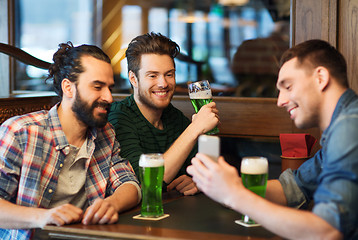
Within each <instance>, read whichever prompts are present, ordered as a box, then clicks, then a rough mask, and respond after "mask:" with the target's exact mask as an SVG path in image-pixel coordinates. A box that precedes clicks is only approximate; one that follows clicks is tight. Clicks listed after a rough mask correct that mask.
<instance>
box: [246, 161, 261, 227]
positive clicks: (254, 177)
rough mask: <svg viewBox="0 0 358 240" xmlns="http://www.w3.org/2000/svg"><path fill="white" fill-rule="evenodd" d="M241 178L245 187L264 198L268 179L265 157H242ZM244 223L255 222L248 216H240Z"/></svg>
mask: <svg viewBox="0 0 358 240" xmlns="http://www.w3.org/2000/svg"><path fill="white" fill-rule="evenodd" d="M241 179H242V183H243V184H244V186H245V188H247V189H249V190H250V191H252V192H254V193H256V194H257V195H259V196H261V197H263V198H265V193H266V185H267V179H268V161H267V158H265V157H244V158H243V159H242V161H241ZM242 222H243V223H245V224H248V225H250V224H256V223H255V221H254V220H252V219H250V217H249V216H247V215H244V216H242Z"/></svg>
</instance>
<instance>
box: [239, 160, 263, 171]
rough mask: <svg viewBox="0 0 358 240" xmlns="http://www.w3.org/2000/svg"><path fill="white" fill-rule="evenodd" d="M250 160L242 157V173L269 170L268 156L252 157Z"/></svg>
mask: <svg viewBox="0 0 358 240" xmlns="http://www.w3.org/2000/svg"><path fill="white" fill-rule="evenodd" d="M248 159H250V160H245V158H244V159H242V161H241V173H245V174H263V173H267V172H268V162H267V159H266V158H261V157H252V158H248Z"/></svg>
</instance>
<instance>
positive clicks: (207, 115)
mask: <svg viewBox="0 0 358 240" xmlns="http://www.w3.org/2000/svg"><path fill="white" fill-rule="evenodd" d="M218 123H219V118H218V110H217V109H216V104H215V103H214V102H212V103H209V104H207V105H205V106H203V107H202V108H201V109H200V111H199V112H198V113H197V114H196V116H195V118H194V119H193V121H192V123H191V124H190V125H189V126H188V127H187V128H186V129H185V130H184V132H183V133H182V134H181V135H180V136H179V137H178V138H177V139H176V140H175V142H174V143H173V145H172V146H171V147H170V148H169V149H168V150H167V151H166V152H165V153H164V159H165V170H164V171H165V172H164V181H165V182H167V183H170V182H171V181H173V179H174V178H175V176H176V175H177V173H178V171H179V170H180V168H181V166H182V165H183V163H184V162H185V160H186V158H187V157H188V155H189V153H190V151H191V150H192V149H193V147H194V145H195V144H196V141H197V139H198V137H199V136H200V135H201V134H204V133H206V132H208V131H210V130H211V129H213V128H214V127H215V126H216V125H217V124H218Z"/></svg>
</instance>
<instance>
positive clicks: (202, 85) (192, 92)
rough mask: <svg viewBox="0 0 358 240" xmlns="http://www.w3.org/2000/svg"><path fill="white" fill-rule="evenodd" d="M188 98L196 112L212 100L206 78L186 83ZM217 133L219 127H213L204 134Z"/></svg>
mask: <svg viewBox="0 0 358 240" xmlns="http://www.w3.org/2000/svg"><path fill="white" fill-rule="evenodd" d="M188 90H189V98H190V101H191V103H192V105H193V107H194V110H195V112H196V113H198V112H199V110H200V108H201V107H202V106H204V105H206V104H208V103H211V102H212V101H213V97H212V92H211V88H210V84H209V82H208V80H203V81H198V82H194V83H190V84H188ZM217 133H219V129H218V128H217V127H214V128H213V129H212V130H210V131H209V132H207V133H206V134H209V135H212V134H217Z"/></svg>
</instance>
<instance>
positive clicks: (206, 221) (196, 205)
mask: <svg viewBox="0 0 358 240" xmlns="http://www.w3.org/2000/svg"><path fill="white" fill-rule="evenodd" d="M175 195H176V196H175ZM164 212H165V213H168V214H170V216H169V217H168V218H165V219H162V220H159V221H148V220H135V219H133V218H132V217H133V216H135V215H137V214H139V213H140V211H139V209H138V208H137V209H135V210H132V211H128V212H126V213H123V214H120V216H119V221H118V223H116V224H109V225H90V226H85V225H82V224H71V225H65V226H61V227H56V226H46V227H45V228H44V231H45V232H46V233H48V235H49V239H203V240H211V239H215V240H217V239H225V240H231V239H250V240H255V239H282V238H280V237H278V236H276V235H274V234H273V233H271V232H269V231H267V230H266V229H264V228H262V227H252V228H246V227H242V226H240V225H238V224H236V223H235V222H234V221H235V220H236V219H240V218H241V215H240V214H239V213H237V212H235V211H232V210H231V209H228V208H225V207H223V206H222V205H220V204H218V203H216V202H214V201H212V200H211V199H209V198H208V197H206V196H205V195H204V194H197V195H195V196H185V197H184V196H180V197H178V195H177V194H174V196H170V195H169V197H166V198H165V199H164Z"/></svg>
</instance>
